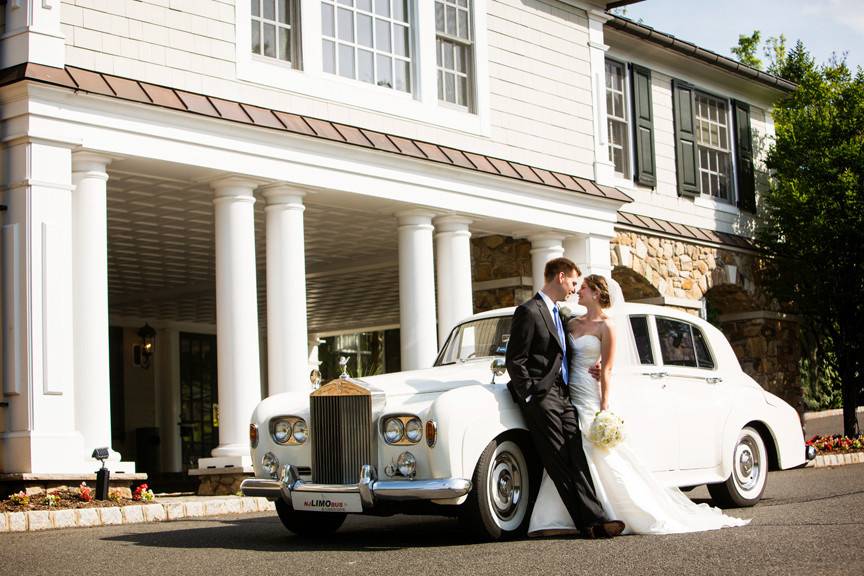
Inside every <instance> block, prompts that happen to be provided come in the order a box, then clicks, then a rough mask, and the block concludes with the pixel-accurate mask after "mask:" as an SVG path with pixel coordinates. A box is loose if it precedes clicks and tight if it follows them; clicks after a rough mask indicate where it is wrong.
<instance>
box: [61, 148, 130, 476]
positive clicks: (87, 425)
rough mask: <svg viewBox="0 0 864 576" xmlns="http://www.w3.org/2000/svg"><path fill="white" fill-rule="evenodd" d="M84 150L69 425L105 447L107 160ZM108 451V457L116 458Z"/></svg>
mask: <svg viewBox="0 0 864 576" xmlns="http://www.w3.org/2000/svg"><path fill="white" fill-rule="evenodd" d="M110 163H111V160H110V159H108V158H106V157H104V156H99V155H97V154H91V153H88V152H76V153H74V154H73V155H72V184H73V185H74V186H75V190H74V191H73V192H72V248H73V250H72V266H73V288H72V294H73V296H72V298H73V301H72V317H73V321H74V338H73V340H72V346H73V349H74V351H75V370H74V374H75V425H76V427H77V428H78V431H79V432H80V433H81V435H82V436H84V448H85V449H89V450H91V451H92V450H93V449H94V448H99V447H108V448H110V447H111V377H110V372H109V364H108V198H107V193H108V172H107V168H108V164H110ZM119 459H120V457H119V454H112V458H111V460H119Z"/></svg>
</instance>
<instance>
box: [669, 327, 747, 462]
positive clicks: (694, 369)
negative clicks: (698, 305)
mask: <svg viewBox="0 0 864 576" xmlns="http://www.w3.org/2000/svg"><path fill="white" fill-rule="evenodd" d="M656 324H657V336H658V342H659V344H660V356H661V360H662V364H663V372H664V373H665V374H666V376H665V377H664V381H665V382H666V383H667V388H666V390H667V391H668V392H669V394H670V395H671V396H672V397H673V399H674V403H675V404H676V406H677V410H676V417H677V418H676V420H677V426H678V439H679V440H678V442H679V452H678V468H679V469H680V470H697V469H706V468H715V467H717V466H719V465H720V459H721V446H720V441H721V437H722V431H723V422H724V421H725V419H726V416H727V415H728V413H729V408H730V402H731V399H730V398H728V395H726V394H724V393H723V390H722V384H723V381H722V378H721V377H720V375H719V372H718V371H717V367H716V362H715V360H714V357H715V355H714V354H712V352H711V348H710V345H709V343H708V341H707V339H706V338H705V335H704V334H703V332H702V330H701V329H700V328H699V327H698V326H697V325H695V324H693V323H691V322H686V321H683V320H679V319H675V318H664V317H657V318H656Z"/></svg>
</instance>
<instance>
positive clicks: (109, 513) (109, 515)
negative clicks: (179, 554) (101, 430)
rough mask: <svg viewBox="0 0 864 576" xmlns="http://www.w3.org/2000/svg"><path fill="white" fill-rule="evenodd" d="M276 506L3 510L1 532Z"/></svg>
mask: <svg viewBox="0 0 864 576" xmlns="http://www.w3.org/2000/svg"><path fill="white" fill-rule="evenodd" d="M275 509H276V506H275V504H273V502H270V501H269V500H267V499H266V498H251V497H246V496H238V497H233V498H221V499H218V500H217V499H213V500H195V501H188V502H156V503H153V504H142V505H138V506H112V507H106V508H78V509H65V510H30V511H28V512H2V513H0V533H4V532H35V531H37V530H52V529H55V528H89V527H94V526H115V525H118V524H139V523H143V522H170V521H173V520H183V519H185V518H202V517H205V516H221V515H224V514H243V513H250V512H267V511H269V510H275Z"/></svg>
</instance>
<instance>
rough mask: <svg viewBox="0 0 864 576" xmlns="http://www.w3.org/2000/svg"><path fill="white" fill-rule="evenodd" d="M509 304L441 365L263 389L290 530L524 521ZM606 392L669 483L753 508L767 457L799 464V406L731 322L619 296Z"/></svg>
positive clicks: (474, 527)
mask: <svg viewBox="0 0 864 576" xmlns="http://www.w3.org/2000/svg"><path fill="white" fill-rule="evenodd" d="M512 314H513V308H506V309H500V310H494V311H490V312H484V313H481V314H476V315H474V316H473V317H471V318H469V319H467V320H465V321H464V322H462V323H460V324H459V325H458V326H456V327H455V328H454V329H453V331H452V333H451V334H450V336H449V338H448V339H447V342H446V344H445V345H444V346H443V348H442V349H441V351H440V353H439V355H438V358H437V360H436V361H435V365H434V366H433V367H431V368H429V369H425V370H413V371H408V372H397V373H392V374H384V375H379V376H370V377H367V378H363V379H357V378H351V377H349V376H348V375H347V374H345V373H344V372H343V375H342V376H341V377H340V378H337V379H335V380H333V381H331V382H329V383H327V384H325V385H323V386H321V387H320V388H318V389H316V390H314V391H312V392H311V393H308V394H307V393H285V394H277V395H274V396H271V397H269V398H267V399H265V400H264V401H262V402H261V403H260V404H259V405H258V406H257V407H256V409H255V411H254V413H253V415H252V422H251V424H250V428H249V436H250V442H251V448H252V457H253V461H254V468H255V478H250V479H247V480H245V481H244V482H243V484H242V488H241V490H242V492H243V493H244V494H245V495H247V496H265V497H267V498H269V499H271V500H273V501H275V503H276V510H277V512H278V515H279V518H280V519H281V520H282V523H283V524H284V525H285V527H286V528H288V530H290V531H292V532H294V533H296V534H300V535H305V536H314V535H323V534H327V533H329V532H332V531H335V530H337V529H338V528H339V526H341V524H342V522H343V521H344V520H345V517H346V515H347V514H369V515H389V514H397V513H408V514H410V513H419V514H442V515H453V516H458V517H460V518H461V519H462V520H463V521H464V522H465V524H466V525H467V527H468V528H469V529H470V530H471V531H472V532H473V533H475V534H476V535H478V536H480V537H482V538H486V539H501V538H507V537H513V536H518V535H520V534H523V533H524V532H525V530H526V528H527V525H528V520H529V518H530V512H531V507H532V506H533V502H534V499H535V497H536V494H537V490H538V488H539V484H540V482H539V480H540V477H541V473H542V470H541V467H540V464H539V461H538V458H537V456H536V453H535V450H534V446H533V445H532V441H531V438H530V436H529V435H528V432H527V430H526V427H525V423H524V421H523V418H522V414H521V412H520V410H519V407H518V406H516V404H515V403H514V402H513V400H512V399H511V396H510V393H509V391H508V390H507V387H506V383H507V381H508V380H509V378H508V377H507V374H506V371H505V368H504V352H505V350H506V346H507V341H508V339H509V333H510V322H511V317H512ZM616 322H617V326H618V332H619V338H618V341H619V348H618V352H617V360H616V366H615V369H614V373H613V391H612V395H611V398H610V405H611V408H612V410H613V411H614V412H616V413H617V414H619V415H620V416H621V417H622V418H623V419H624V421H625V430H626V433H627V442H628V443H629V444H630V446H631V447H632V448H633V449H634V450H635V451H637V453H638V454H639V455H640V456H641V457H642V459H643V461H644V463H645V465H646V466H648V467H649V468H650V469H651V470H653V471H654V472H655V473H656V474H657V476H658V478H660V479H661V480H662V481H663V482H664V483H665V484H667V485H669V486H680V487H690V486H696V485H700V484H707V485H708V489H709V491H710V493H711V496H712V497H713V499H714V500H715V502H716V503H717V504H719V505H721V506H724V507H730V506H732V507H734V506H752V505H753V504H755V503H756V502H757V501H758V500H759V499H760V497H761V496H762V493H763V491H764V490H765V483H766V480H767V477H768V470H769V469H787V468H794V467H797V466H801V465H803V464H804V463H805V462H806V460H807V459H808V458H812V457H813V453H812V451H811V452H810V453H807V452H806V450H805V444H804V438H803V434H802V430H801V423H800V420H799V417H798V414H797V412H796V411H795V410H794V409H793V408H792V407H791V406H789V405H788V404H787V403H786V402H784V401H783V400H781V399H780V398H778V397H777V396H774V395H773V394H770V393H768V392H766V391H765V390H763V389H762V388H761V387H760V386H759V385H758V384H757V383H756V382H755V381H754V380H753V379H752V378H750V377H749V376H747V375H746V374H745V373H744V372H743V371H742V370H741V366H740V364H739V363H738V360H737V359H736V357H735V354H734V353H733V351H732V348H731V346H730V345H729V343H728V342H727V341H726V338H725V337H724V336H723V334H722V333H721V332H720V331H719V330H717V329H716V328H715V327H713V326H712V325H711V324H709V323H707V322H705V321H702V320H700V319H698V318H695V317H693V316H690V315H688V314H686V313H683V312H678V311H675V310H672V309H669V308H664V307H659V306H650V305H645V304H632V303H631V304H623V305H622V306H621V312H620V313H619V315H618V317H617V320H616Z"/></svg>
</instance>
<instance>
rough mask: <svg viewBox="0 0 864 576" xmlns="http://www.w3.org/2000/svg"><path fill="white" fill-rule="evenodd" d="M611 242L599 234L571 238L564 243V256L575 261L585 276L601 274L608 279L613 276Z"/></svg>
mask: <svg viewBox="0 0 864 576" xmlns="http://www.w3.org/2000/svg"><path fill="white" fill-rule="evenodd" d="M610 240H611V238H610V237H608V236H600V235H597V234H590V235H586V236H570V237H568V238H567V239H566V240H565V241H564V256H566V257H567V258H570V259H571V260H573V262H575V263H576V265H577V266H579V269H580V270H581V271H582V274H583V275H587V274H600V275H601V276H606V277H607V278H608V277H610V276H611V274H612V258H611V254H610V253H609V249H610V248H609V241H610Z"/></svg>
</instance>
